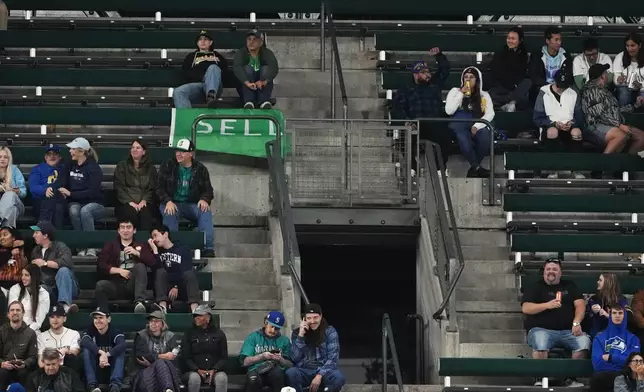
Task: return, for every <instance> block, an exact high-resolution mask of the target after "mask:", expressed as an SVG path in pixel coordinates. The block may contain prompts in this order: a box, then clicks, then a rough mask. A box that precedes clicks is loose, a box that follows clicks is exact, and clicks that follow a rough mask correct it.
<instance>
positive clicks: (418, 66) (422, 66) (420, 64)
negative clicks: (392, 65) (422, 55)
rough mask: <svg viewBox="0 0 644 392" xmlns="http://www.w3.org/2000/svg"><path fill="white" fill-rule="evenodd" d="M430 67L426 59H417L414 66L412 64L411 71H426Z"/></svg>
mask: <svg viewBox="0 0 644 392" xmlns="http://www.w3.org/2000/svg"><path fill="white" fill-rule="evenodd" d="M428 69H429V65H427V61H424V60H419V61H416V62H415V63H414V64H413V65H412V66H411V72H412V73H419V72H420V71H425V70H428Z"/></svg>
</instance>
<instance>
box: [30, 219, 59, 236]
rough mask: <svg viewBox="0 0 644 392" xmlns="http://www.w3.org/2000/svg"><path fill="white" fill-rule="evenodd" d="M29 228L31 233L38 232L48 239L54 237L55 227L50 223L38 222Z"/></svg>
mask: <svg viewBox="0 0 644 392" xmlns="http://www.w3.org/2000/svg"><path fill="white" fill-rule="evenodd" d="M30 228H31V230H33V231H39V232H41V233H43V234H45V235H47V237H49V238H50V239H51V237H52V236H53V235H54V233H55V232H56V227H54V225H52V224H51V222H46V221H45V222H38V224H37V225H36V226H31V227H30Z"/></svg>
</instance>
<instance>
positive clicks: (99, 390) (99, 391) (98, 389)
mask: <svg viewBox="0 0 644 392" xmlns="http://www.w3.org/2000/svg"><path fill="white" fill-rule="evenodd" d="M92 392H101V388H98V387H97V388H94V389H92Z"/></svg>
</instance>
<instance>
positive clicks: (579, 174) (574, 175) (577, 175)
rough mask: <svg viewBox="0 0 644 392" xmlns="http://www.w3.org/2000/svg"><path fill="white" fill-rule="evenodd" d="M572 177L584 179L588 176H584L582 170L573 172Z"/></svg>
mask: <svg viewBox="0 0 644 392" xmlns="http://www.w3.org/2000/svg"><path fill="white" fill-rule="evenodd" d="M572 178H574V179H575V180H583V179H585V178H586V176H584V175H583V174H581V173H580V172H576V171H574V172H572Z"/></svg>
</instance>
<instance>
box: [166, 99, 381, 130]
mask: <svg viewBox="0 0 644 392" xmlns="http://www.w3.org/2000/svg"><path fill="white" fill-rule="evenodd" d="M233 92H234V90H233ZM233 92H231V93H225V94H224V96H226V95H234V94H233ZM166 94H167V93H166ZM276 98H277V106H276V108H278V109H279V110H280V111H282V112H283V113H284V116H285V117H286V118H288V119H289V127H290V124H292V122H291V121H292V120H293V119H295V120H297V119H298V118H333V116H331V107H332V103H331V96H330V90H329V92H328V93H327V94H325V95H320V96H316V97H295V98H294V97H290V96H280V97H276ZM347 109H348V111H347V118H364V119H375V120H378V119H382V118H384V115H385V109H384V107H383V105H382V99H380V98H378V97H377V96H365V97H351V98H348V100H347ZM342 113H343V107H342V100H341V99H339V98H338V99H336V100H335V116H336V118H340V117H342ZM321 123H324V122H321ZM326 124H329V123H328V122H327V123H326ZM334 124H341V122H335V123H334ZM383 124H384V123H383Z"/></svg>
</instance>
